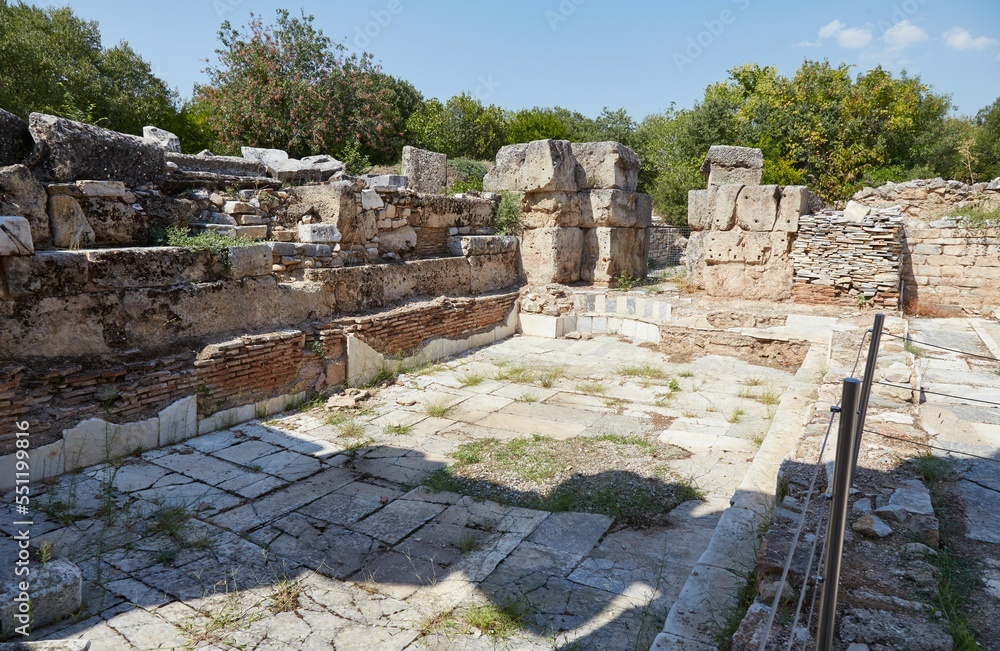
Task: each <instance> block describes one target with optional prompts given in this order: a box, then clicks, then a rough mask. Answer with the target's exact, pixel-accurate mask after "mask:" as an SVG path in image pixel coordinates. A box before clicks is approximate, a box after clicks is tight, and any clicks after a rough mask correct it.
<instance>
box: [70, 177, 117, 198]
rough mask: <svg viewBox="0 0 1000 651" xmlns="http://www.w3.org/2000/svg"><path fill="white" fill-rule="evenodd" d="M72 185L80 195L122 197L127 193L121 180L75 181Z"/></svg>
mask: <svg viewBox="0 0 1000 651" xmlns="http://www.w3.org/2000/svg"><path fill="white" fill-rule="evenodd" d="M74 185H75V186H76V189H77V190H78V191H79V194H80V196H81V197H99V198H104V199H122V198H124V197H125V195H127V194H128V193H129V192H128V188H126V187H125V184H124V183H122V182H121V181H77V182H76V183H74Z"/></svg>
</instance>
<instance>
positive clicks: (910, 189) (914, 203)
mask: <svg viewBox="0 0 1000 651" xmlns="http://www.w3.org/2000/svg"><path fill="white" fill-rule="evenodd" d="M854 201H856V202H858V203H860V204H862V205H864V206H868V207H869V208H891V207H894V206H898V207H899V208H900V211H901V212H902V213H903V214H904V215H906V216H907V217H913V218H916V219H923V220H932V219H936V218H937V217H940V216H941V215H943V214H944V213H946V212H949V211H951V210H953V209H955V208H964V207H966V206H978V205H984V206H994V207H995V206H1000V179H995V180H993V181H992V182H990V183H976V184H974V185H968V184H966V183H962V182H961V181H945V180H944V179H941V178H937V179H920V180H916V181H907V182H905V183H886V184H885V185H883V186H882V187H880V188H864V189H863V190H861V191H860V192H858V193H857V194H855V195H854Z"/></svg>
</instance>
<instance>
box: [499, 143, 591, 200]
mask: <svg viewBox="0 0 1000 651" xmlns="http://www.w3.org/2000/svg"><path fill="white" fill-rule="evenodd" d="M585 184H586V175H585V174H584V171H583V167H582V166H581V165H580V164H579V163H578V162H577V160H576V157H575V156H574V155H573V149H572V146H571V145H570V143H569V141H566V140H536V141H535V142H531V143H527V144H518V145H508V146H506V147H503V148H502V149H501V150H500V151H499V152H498V153H497V166H496V168H495V169H494V170H493V171H491V172H490V173H489V174H487V175H486V178H485V179H484V180H483V188H484V189H485V190H487V191H490V192H501V191H505V190H510V191H514V192H576V191H577V190H579V189H580V188H581V187H582V186H583V185H585Z"/></svg>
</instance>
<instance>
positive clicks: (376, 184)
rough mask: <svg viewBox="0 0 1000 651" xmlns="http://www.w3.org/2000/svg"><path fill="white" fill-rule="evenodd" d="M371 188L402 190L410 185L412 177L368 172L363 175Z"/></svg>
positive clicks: (363, 178)
mask: <svg viewBox="0 0 1000 651" xmlns="http://www.w3.org/2000/svg"><path fill="white" fill-rule="evenodd" d="M361 178H362V180H364V182H365V185H366V186H367V187H368V188H369V189H370V190H374V189H376V188H379V189H382V190H400V189H402V188H407V187H409V186H410V179H408V178H406V177H405V176H400V175H399V174H366V175H365V176H362V177H361Z"/></svg>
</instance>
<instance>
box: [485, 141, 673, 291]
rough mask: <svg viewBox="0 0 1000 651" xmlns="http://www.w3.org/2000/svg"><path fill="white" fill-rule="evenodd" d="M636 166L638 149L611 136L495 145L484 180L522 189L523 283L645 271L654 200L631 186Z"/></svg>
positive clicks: (602, 279) (596, 279)
mask: <svg viewBox="0 0 1000 651" xmlns="http://www.w3.org/2000/svg"><path fill="white" fill-rule="evenodd" d="M639 165H640V162H639V157H638V156H637V155H636V154H635V152H633V151H632V150H630V149H628V148H627V147H625V146H623V145H621V144H619V143H615V142H602V143H574V144H571V143H569V142H567V141H561V140H540V141H536V142H532V143H527V144H520V145H511V146H508V147H504V148H503V149H501V150H500V152H499V153H498V154H497V166H496V168H495V169H494V170H493V171H492V172H490V174H488V175H487V176H486V179H485V181H484V187H486V188H487V189H488V190H492V191H498V192H500V191H510V192H519V193H522V195H523V199H522V202H521V218H522V225H523V229H524V230H523V232H522V234H521V258H522V264H523V268H524V273H525V276H526V277H527V280H528V282H530V283H535V284H546V283H574V282H578V281H585V282H593V283H602V284H606V283H610V282H612V281H614V280H615V279H617V278H619V277H622V276H628V277H631V278H643V277H645V275H646V272H647V259H648V253H649V232H648V229H649V226H650V225H651V223H652V212H653V202H652V198H651V197H649V196H648V195H644V194H639V193H637V192H636V191H635V190H636V187H637V184H638V175H639Z"/></svg>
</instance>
